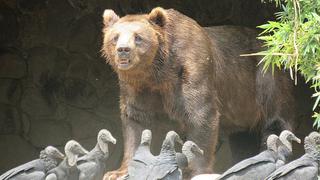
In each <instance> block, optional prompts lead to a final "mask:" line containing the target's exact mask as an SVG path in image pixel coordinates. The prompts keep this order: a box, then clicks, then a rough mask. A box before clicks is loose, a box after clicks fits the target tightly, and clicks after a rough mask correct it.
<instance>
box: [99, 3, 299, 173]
mask: <svg viewBox="0 0 320 180" xmlns="http://www.w3.org/2000/svg"><path fill="white" fill-rule="evenodd" d="M103 19H104V28H103V34H104V40H103V47H102V50H101V51H102V53H103V56H104V57H105V59H106V61H107V63H109V64H110V65H111V66H112V67H113V69H114V71H115V72H116V73H117V74H118V78H119V85H120V109H121V120H122V131H123V136H124V157H123V162H122V165H121V167H120V168H119V169H118V170H116V171H112V172H109V173H107V174H106V176H105V178H106V179H115V178H117V177H120V176H122V175H124V174H126V173H127V166H128V161H129V160H130V159H131V157H132V155H133V154H134V151H135V149H136V148H137V146H138V144H139V142H140V135H141V132H142V130H143V129H145V128H148V129H151V130H152V132H153V137H155V138H154V139H155V140H153V141H152V142H156V144H155V145H153V148H154V149H159V146H160V143H159V142H161V139H162V138H163V136H164V135H165V133H166V132H167V131H169V130H175V131H177V132H178V133H179V134H180V135H181V136H182V138H183V139H184V140H192V141H194V142H196V143H197V144H198V145H199V146H200V148H202V149H203V150H204V152H205V153H204V156H203V158H200V159H198V160H197V161H196V162H195V164H194V165H193V167H192V172H191V174H192V175H195V174H199V173H211V172H212V171H213V167H212V166H213V162H214V153H215V148H216V145H217V140H218V134H219V129H222V130H223V131H224V132H225V133H232V132H238V131H246V130H255V131H256V132H261V135H262V139H263V138H265V137H266V136H267V135H268V134H270V133H273V131H275V130H277V131H280V130H282V129H289V130H292V129H293V128H294V127H295V126H296V123H295V122H297V119H298V118H299V117H300V115H301V111H302V109H303V110H304V108H300V107H299V103H297V101H300V100H303V98H299V97H302V96H299V97H297V94H296V93H297V91H296V88H295V86H294V84H293V82H292V81H291V80H290V78H289V77H288V75H287V74H286V73H283V72H280V71H277V70H275V73H274V76H272V74H271V73H270V72H268V73H266V74H262V73H261V68H260V67H259V68H258V67H257V63H258V62H259V58H258V57H254V56H251V57H240V54H245V53H252V52H257V51H259V47H260V44H259V42H258V41H257V40H256V36H257V33H256V32H255V31H253V30H250V29H248V28H241V27H229V26H223V27H211V28H203V27H201V26H200V25H198V24H197V22H195V21H194V20H192V19H191V18H189V17H187V16H185V15H183V14H181V13H179V12H178V11H175V10H173V9H168V10H165V9H162V8H159V7H158V8H154V9H153V10H152V11H151V12H150V13H149V14H140V15H127V16H124V17H122V18H119V16H117V15H116V14H115V12H114V11H112V10H105V12H104V15H103ZM219 127H220V128H219Z"/></svg>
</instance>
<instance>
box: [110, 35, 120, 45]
mask: <svg viewBox="0 0 320 180" xmlns="http://www.w3.org/2000/svg"><path fill="white" fill-rule="evenodd" d="M118 39H119V35H116V36H114V37H113V38H112V42H113V44H117V42H118Z"/></svg>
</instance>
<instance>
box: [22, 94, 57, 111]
mask: <svg viewBox="0 0 320 180" xmlns="http://www.w3.org/2000/svg"><path fill="white" fill-rule="evenodd" d="M56 106H57V105H56V102H54V101H53V100H49V99H47V98H46V97H45V95H44V94H43V93H42V92H41V91H40V89H38V88H28V89H26V90H25V92H24V93H23V95H22V100H21V108H22V111H23V112H25V113H27V114H28V115H30V116H32V117H48V116H52V115H54V113H55V109H56Z"/></svg>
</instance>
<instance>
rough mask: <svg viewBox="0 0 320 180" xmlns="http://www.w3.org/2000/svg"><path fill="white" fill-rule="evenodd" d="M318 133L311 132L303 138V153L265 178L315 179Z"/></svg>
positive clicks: (319, 137) (318, 159)
mask: <svg viewBox="0 0 320 180" xmlns="http://www.w3.org/2000/svg"><path fill="white" fill-rule="evenodd" d="M319 146H320V134H319V133H318V132H312V133H310V134H309V136H307V137H305V139H304V149H305V152H306V153H305V154H304V155H303V156H302V157H300V158H299V159H296V160H294V161H292V162H290V163H288V164H286V165H284V166H282V167H280V168H279V169H277V170H276V171H274V172H273V173H272V174H270V175H269V176H268V177H267V178H266V179H267V180H274V179H278V180H280V179H281V180H284V179H290V180H317V179H318V177H317V176H318V162H319V161H320V151H319Z"/></svg>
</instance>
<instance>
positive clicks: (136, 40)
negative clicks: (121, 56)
mask: <svg viewBox="0 0 320 180" xmlns="http://www.w3.org/2000/svg"><path fill="white" fill-rule="evenodd" d="M134 41H135V42H136V43H137V44H140V43H141V42H142V37H141V36H140V35H138V34H136V35H135V37H134Z"/></svg>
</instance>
